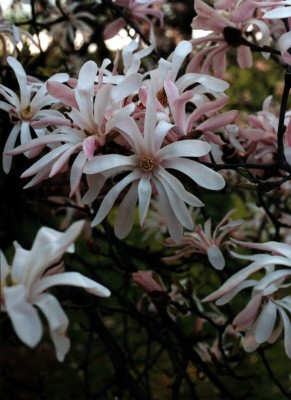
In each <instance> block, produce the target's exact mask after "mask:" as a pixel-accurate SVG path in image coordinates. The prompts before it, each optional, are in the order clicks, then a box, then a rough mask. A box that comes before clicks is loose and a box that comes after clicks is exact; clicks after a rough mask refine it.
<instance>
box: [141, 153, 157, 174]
mask: <svg viewBox="0 0 291 400" xmlns="http://www.w3.org/2000/svg"><path fill="white" fill-rule="evenodd" d="M154 166H155V163H154V160H153V159H152V158H151V157H149V156H144V157H143V158H141V159H140V161H139V167H140V169H141V170H142V171H143V172H150V171H152V169H153V168H154Z"/></svg>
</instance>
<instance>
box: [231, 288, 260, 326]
mask: <svg viewBox="0 0 291 400" xmlns="http://www.w3.org/2000/svg"><path fill="white" fill-rule="evenodd" d="M261 300H262V293H258V294H257V295H255V296H254V297H253V298H252V299H251V300H250V302H249V303H248V304H247V306H246V307H245V308H244V309H243V310H242V311H241V312H240V313H239V314H238V315H237V316H236V317H235V319H234V320H233V322H232V325H233V326H234V328H235V329H237V330H238V331H245V330H247V329H249V328H250V326H252V324H253V323H254V321H255V319H256V316H257V313H258V309H259V307H260V304H261Z"/></svg>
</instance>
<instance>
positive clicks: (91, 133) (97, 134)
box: [84, 129, 100, 138]
mask: <svg viewBox="0 0 291 400" xmlns="http://www.w3.org/2000/svg"><path fill="white" fill-rule="evenodd" d="M84 133H85V135H86V136H96V137H97V138H99V137H100V134H99V132H98V131H97V129H93V130H92V131H88V130H87V129H84Z"/></svg>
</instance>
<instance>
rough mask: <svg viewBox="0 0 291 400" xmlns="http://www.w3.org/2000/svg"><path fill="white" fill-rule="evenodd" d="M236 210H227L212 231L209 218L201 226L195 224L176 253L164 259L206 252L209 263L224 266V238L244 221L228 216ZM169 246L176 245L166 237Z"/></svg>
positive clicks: (225, 242)
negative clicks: (232, 219) (231, 218)
mask: <svg viewBox="0 0 291 400" xmlns="http://www.w3.org/2000/svg"><path fill="white" fill-rule="evenodd" d="M235 212H236V210H231V211H229V212H228V213H227V214H226V215H225V216H224V218H223V219H222V220H221V221H220V223H219V224H218V225H217V226H216V228H215V229H214V231H213V233H212V228H211V219H210V218H209V219H208V220H207V221H206V222H205V224H204V227H203V228H202V225H200V224H198V225H196V226H195V229H194V232H187V233H186V234H185V236H184V237H183V239H182V240H181V243H180V245H179V248H180V249H179V250H178V251H177V254H175V255H173V256H169V257H164V258H163V260H164V261H175V260H178V259H180V258H183V257H188V256H190V255H191V254H195V253H198V254H206V255H207V258H208V261H209V262H210V264H211V265H212V266H213V267H214V268H215V269H218V270H221V269H223V268H224V266H225V259H224V255H223V253H222V251H221V250H222V249H223V248H224V247H225V246H226V245H227V241H226V239H228V240H229V239H230V234H232V233H235V231H237V228H238V227H239V226H240V225H241V224H242V223H243V222H244V221H243V220H241V219H236V220H234V221H231V220H230V217H231V216H232V215H233V214H234V213H235ZM166 244H167V245H168V246H169V247H177V246H176V245H175V244H174V243H173V240H172V239H171V238H168V239H166Z"/></svg>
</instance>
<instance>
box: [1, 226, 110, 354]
mask: <svg viewBox="0 0 291 400" xmlns="http://www.w3.org/2000/svg"><path fill="white" fill-rule="evenodd" d="M83 226H84V221H78V222H75V223H74V224H73V225H71V227H69V228H68V229H67V230H66V231H65V232H59V231H56V230H54V229H51V228H48V227H42V228H41V229H40V230H39V231H38V233H37V235H36V237H35V240H34V242H33V245H32V248H31V249H30V250H26V249H23V248H22V247H21V246H20V245H19V244H18V243H16V242H15V243H14V247H15V255H14V258H13V261H12V265H11V266H10V265H9V264H8V262H7V261H6V258H5V256H4V254H3V253H2V252H1V312H6V313H7V314H8V317H9V318H10V320H11V323H12V325H13V328H14V331H15V333H16V335H17V336H18V337H19V339H20V340H21V341H22V342H23V343H25V344H26V345H27V346H29V347H32V348H33V347H35V346H37V344H38V343H39V342H40V340H41V337H42V333H43V327H42V322H41V318H40V316H39V313H38V310H40V311H41V312H42V314H43V315H44V316H45V317H46V319H47V321H48V325H49V332H50V336H51V339H52V341H53V343H54V346H55V350H56V356H57V359H58V360H59V361H63V360H64V358H65V355H66V354H67V352H68V351H69V348H70V341H69V339H68V338H67V336H66V332H67V328H68V324H69V320H68V317H67V316H66V314H65V313H64V311H63V309H62V307H61V305H60V303H59V301H58V300H57V299H56V297H55V296H53V295H52V294H50V293H48V292H47V290H48V289H49V288H51V287H53V286H59V285H69V286H76V287H82V288H84V289H85V290H86V291H87V292H89V293H92V294H94V295H95V296H101V297H108V296H109V295H110V291H109V290H108V289H106V288H105V287H104V286H102V285H100V284H99V283H96V282H94V281H93V280H91V279H89V278H86V277H85V276H83V275H82V274H80V273H78V272H64V268H63V263H62V261H61V258H62V256H63V254H64V253H65V252H70V253H72V252H74V241H75V240H76V239H77V237H78V236H79V234H80V233H81V230H82V229H83ZM37 309H38V310H37Z"/></svg>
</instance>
